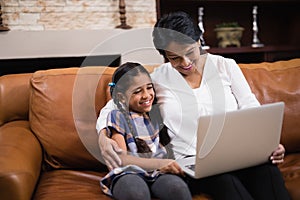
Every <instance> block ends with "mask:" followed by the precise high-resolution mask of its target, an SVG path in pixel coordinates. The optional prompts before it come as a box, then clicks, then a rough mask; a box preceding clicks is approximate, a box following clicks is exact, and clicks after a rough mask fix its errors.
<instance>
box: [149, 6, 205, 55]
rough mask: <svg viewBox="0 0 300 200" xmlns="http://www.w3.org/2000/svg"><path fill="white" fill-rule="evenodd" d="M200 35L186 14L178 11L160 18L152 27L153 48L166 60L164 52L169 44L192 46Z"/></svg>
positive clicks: (197, 28) (196, 26)
mask: <svg viewBox="0 0 300 200" xmlns="http://www.w3.org/2000/svg"><path fill="white" fill-rule="evenodd" d="M201 34H202V32H201V30H200V28H199V26H198V25H196V24H195V23H194V22H193V20H192V18H191V17H190V16H189V15H188V14H187V13H185V12H182V11H178V12H173V13H170V14H168V15H164V16H163V17H162V18H160V19H159V20H158V21H157V22H156V24H155V25H154V30H153V32H152V37H153V43H154V46H155V48H156V49H157V50H158V51H159V53H160V54H161V55H163V56H164V57H165V58H166V55H165V50H166V48H167V46H168V45H169V44H170V42H172V41H174V42H177V43H180V44H193V43H194V42H197V41H199V39H200V36H201Z"/></svg>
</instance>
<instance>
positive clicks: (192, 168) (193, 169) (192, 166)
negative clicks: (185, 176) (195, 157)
mask: <svg viewBox="0 0 300 200" xmlns="http://www.w3.org/2000/svg"><path fill="white" fill-rule="evenodd" d="M186 167H187V168H188V169H190V170H192V171H195V165H194V164H193V165H186Z"/></svg>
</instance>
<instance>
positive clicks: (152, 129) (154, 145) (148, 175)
mask: <svg viewBox="0 0 300 200" xmlns="http://www.w3.org/2000/svg"><path fill="white" fill-rule="evenodd" d="M130 122H131V124H132V127H133V129H134V131H135V133H137V134H138V135H134V134H133V133H131V131H130V128H129V126H128V123H127V120H126V118H125V116H124V114H123V113H122V112H121V111H119V110H113V111H111V112H110V113H109V115H108V118H107V129H108V133H109V136H110V137H111V136H112V134H111V131H110V129H114V130H116V131H117V133H119V134H121V135H123V136H124V138H125V141H126V144H127V148H128V151H129V152H130V153H131V154H132V155H134V156H139V155H138V153H137V146H136V143H135V139H134V138H140V139H143V140H144V141H145V142H146V143H147V144H148V146H149V148H150V149H151V151H152V154H151V157H155V158H163V157H165V156H166V155H167V152H166V150H165V148H164V147H163V146H162V145H161V144H160V143H159V126H158V124H152V123H151V121H150V118H149V117H148V115H146V114H143V115H141V114H138V113H135V112H130ZM125 174H138V175H140V176H141V177H143V178H144V180H145V181H147V182H153V181H155V180H156V178H157V177H158V176H159V174H160V172H159V171H152V172H147V171H145V170H144V169H142V168H140V167H139V166H136V165H128V166H125V167H118V168H115V169H113V170H112V171H110V172H109V173H108V174H107V175H106V176H105V177H103V178H102V179H101V181H100V185H101V188H102V191H103V192H104V193H105V194H107V195H110V196H112V193H111V189H112V186H113V184H114V182H115V181H116V180H117V179H118V178H119V177H121V176H123V175H125Z"/></svg>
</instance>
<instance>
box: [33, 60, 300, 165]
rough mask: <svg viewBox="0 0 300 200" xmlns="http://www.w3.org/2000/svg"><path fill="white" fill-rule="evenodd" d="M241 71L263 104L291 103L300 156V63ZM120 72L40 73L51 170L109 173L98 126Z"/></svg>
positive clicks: (37, 104) (287, 136)
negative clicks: (113, 79) (113, 80)
mask: <svg viewBox="0 0 300 200" xmlns="http://www.w3.org/2000/svg"><path fill="white" fill-rule="evenodd" d="M239 66H240V67H241V69H242V71H243V73H244V75H245V77H246V79H247V81H248V83H249V85H250V87H251V89H252V91H253V92H254V93H255V95H256V97H257V98H258V100H259V101H260V102H261V103H262V104H265V103H271V102H276V101H284V102H285V115H284V122H283V131H282V138H281V141H282V143H283V144H284V145H285V147H286V149H287V151H289V152H297V151H299V150H300V129H299V126H298V124H297V123H298V122H299V121H300V114H299V113H300V112H299V108H300V101H299V100H300V88H299V87H300V84H299V82H300V80H299V77H300V59H294V60H290V61H280V62H275V63H259V64H239ZM114 70H115V68H106V67H86V68H68V69H53V70H47V71H38V72H36V73H34V75H33V77H32V79H31V94H30V112H29V114H30V117H29V118H30V124H31V128H32V130H33V132H34V133H35V134H36V136H37V137H38V139H39V140H40V142H41V144H42V145H43V148H44V150H45V156H44V159H45V161H46V163H47V164H48V165H49V166H51V167H53V168H69V167H72V168H99V167H100V168H102V167H103V166H102V165H101V163H100V162H99V160H100V161H102V159H101V155H100V152H99V148H98V144H97V138H98V136H97V133H96V130H95V124H96V119H97V116H98V114H99V111H100V109H101V108H102V107H103V106H104V105H105V103H106V102H107V101H108V100H109V99H110V94H109V87H108V83H109V82H110V81H111V76H112V74H113V72H114ZM148 70H149V71H152V70H153V67H148Z"/></svg>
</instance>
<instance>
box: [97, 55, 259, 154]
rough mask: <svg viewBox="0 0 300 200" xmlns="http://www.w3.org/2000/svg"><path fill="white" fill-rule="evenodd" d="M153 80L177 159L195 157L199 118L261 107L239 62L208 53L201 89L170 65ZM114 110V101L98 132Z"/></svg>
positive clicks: (101, 117) (102, 115) (103, 112)
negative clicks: (187, 156)
mask: <svg viewBox="0 0 300 200" xmlns="http://www.w3.org/2000/svg"><path fill="white" fill-rule="evenodd" d="M151 78H152V81H153V83H154V87H155V91H156V95H157V99H158V103H159V104H160V110H161V113H162V117H163V120H164V124H165V125H166V126H167V127H168V133H169V135H170V137H171V138H172V140H171V143H172V145H173V151H174V155H175V158H176V159H177V158H180V157H181V156H186V155H195V154H196V137H197V127H198V124H197V123H198V118H199V116H201V115H211V114H213V113H220V112H225V111H232V110H236V109H243V108H248V107H254V106H259V105H260V104H259V102H258V100H257V99H256V97H255V95H254V94H253V93H252V91H251V89H250V87H249V85H248V83H247V81H246V79H245V77H244V75H243V73H242V72H241V70H240V68H239V66H238V65H237V63H236V62H235V61H234V60H232V59H228V58H224V57H221V56H217V55H212V54H207V59H206V62H205V66H204V70H203V74H202V81H201V84H200V87H199V88H196V89H192V88H191V87H190V86H189V85H188V83H187V82H186V80H185V79H184V78H183V77H182V75H181V74H180V73H179V72H178V71H177V70H176V69H174V68H173V67H172V65H171V64H170V63H165V64H162V65H161V66H160V67H158V68H156V69H155V70H154V71H153V72H152V73H151ZM112 109H116V106H115V105H114V103H113V101H112V100H111V101H109V102H108V103H107V104H106V106H105V107H104V108H103V109H102V110H101V112H100V115H99V117H98V120H97V125H96V128H97V131H98V132H99V131H100V130H101V129H103V128H105V127H106V117H107V114H108V113H109V112H110V111H111V110H112Z"/></svg>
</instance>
